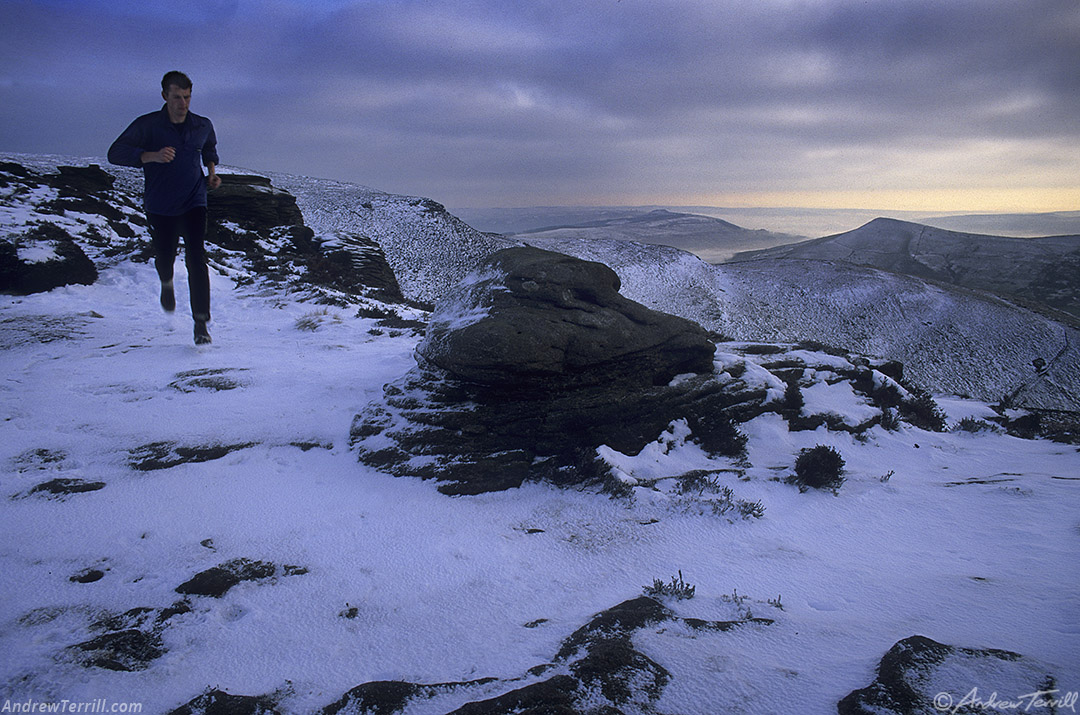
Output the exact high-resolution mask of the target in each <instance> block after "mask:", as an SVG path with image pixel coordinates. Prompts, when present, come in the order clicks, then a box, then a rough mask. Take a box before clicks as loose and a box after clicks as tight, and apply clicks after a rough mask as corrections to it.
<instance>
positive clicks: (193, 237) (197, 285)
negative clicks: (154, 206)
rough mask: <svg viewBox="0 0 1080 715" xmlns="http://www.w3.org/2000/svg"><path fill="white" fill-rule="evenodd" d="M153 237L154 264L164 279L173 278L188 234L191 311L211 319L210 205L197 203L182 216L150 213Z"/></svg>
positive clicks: (186, 260)
mask: <svg viewBox="0 0 1080 715" xmlns="http://www.w3.org/2000/svg"><path fill="white" fill-rule="evenodd" d="M146 218H147V220H148V221H149V223H150V238H151V239H152V240H153V242H154V267H155V268H157V273H158V277H159V278H161V282H162V283H164V282H166V281H171V280H172V279H173V263H175V262H176V250H177V248H178V247H179V245H180V237H181V236H183V237H184V263H185V264H186V265H187V275H188V292H189V294H190V296H191V315H192V317H194V318H195V319H196V320H210V270H209V269H208V268H207V266H206V247H205V246H204V245H203V242H204V240H205V239H206V207H205V206H197V207H195V208H193V209H191V210H190V211H188V212H187V213H185V214H181V215H179V216H162V215H161V214H147V215H146Z"/></svg>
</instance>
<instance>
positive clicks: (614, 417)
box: [352, 247, 764, 494]
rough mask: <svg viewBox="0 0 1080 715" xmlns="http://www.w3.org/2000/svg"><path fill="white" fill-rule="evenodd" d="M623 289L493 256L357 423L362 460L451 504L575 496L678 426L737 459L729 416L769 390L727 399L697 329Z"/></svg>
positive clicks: (523, 251) (527, 257) (529, 252)
mask: <svg viewBox="0 0 1080 715" xmlns="http://www.w3.org/2000/svg"><path fill="white" fill-rule="evenodd" d="M618 285H619V283H618V279H617V278H616V277H615V274H614V273H613V272H612V271H611V270H609V269H608V268H607V267H605V266H603V265H601V264H598V263H591V262H588V261H582V260H579V259H575V258H570V257H568V256H564V255H561V254H556V253H551V252H548V251H542V250H539V249H535V248H528V247H520V248H510V249H506V250H504V251H500V252H498V253H496V254H494V255H493V256H492V258H491V259H490V260H489V261H488V262H487V263H486V264H484V265H482V266H481V267H480V268H478V269H477V270H476V271H474V272H473V273H472V274H470V275H469V276H468V277H467V278H466V279H465V281H463V283H462V285H461V286H460V287H459V288H458V289H457V290H455V291H454V292H452V293H451V295H450V296H448V297H447V299H446V300H445V301H444V302H443V303H441V304H440V305H439V306H437V307H436V310H435V313H434V316H433V318H432V321H431V324H430V325H429V328H428V333H427V336H426V338H425V340H424V341H423V343H422V344H421V345H420V347H419V348H418V350H417V362H418V364H417V367H416V368H415V369H414V370H412V371H410V372H409V373H408V374H407V375H405V376H404V377H403V378H402V379H400V380H398V381H397V382H395V383H392V384H390V385H387V386H386V388H385V390H384V392H385V395H384V400H383V401H380V402H377V403H373V404H371V405H369V406H368V407H367V408H366V409H365V410H364V411H363V412H362V413H361V414H359V415H357V417H356V419H355V420H354V421H353V427H352V440H353V444H354V445H355V446H356V448H357V451H358V453H359V456H360V459H361V461H363V462H364V463H366V464H369V465H371V466H375V467H377V468H379V469H384V470H386V471H388V472H390V473H393V474H397V475H401V476H420V477H424V478H435V479H437V480H439V481H441V482H443V484H442V485H441V486H440V490H442V491H443V492H446V493H451V494H468V493H478V492H484V491H492V490H499V489H507V488H512V487H516V486H519V485H520V484H521V483H522V482H523V481H525V480H526V479H542V480H547V481H552V482H556V483H561V484H568V483H579V482H584V481H589V480H592V479H597V478H600V477H602V476H603V470H602V467H601V468H599V469H598V463H597V460H596V455H597V448H598V447H600V446H601V445H608V446H610V447H612V448H613V449H616V450H619V451H621V452H625V453H632V454H636V453H637V452H639V451H640V450H641V449H642V448H643V447H644V446H645V445H646V444H648V443H649V442H652V441H653V440H655V439H656V438H657V437H658V436H659V435H660V434H661V433H662V432H663V431H664V430H665V429H666V428H667V427H668V426H669V425H670V424H671V423H672V422H673V421H676V420H680V419H683V420H686V421H687V424H688V425H689V426H690V428H691V430H692V431H693V432H694V436H695V439H697V440H698V441H699V442H700V443H701V444H702V446H703V447H704V448H705V449H707V450H709V451H710V452H713V453H717V454H737V453H740V452H741V450H742V448H743V441H741V440H740V437H741V435H738V434H737V431H736V430H735V429H734V427H733V426H732V423H731V420H730V419H729V418H728V416H727V413H726V412H725V411H726V410H727V409H728V408H730V407H732V406H733V405H735V404H737V403H741V402H746V401H748V400H749V401H751V402H756V403H760V402H761V401H762V400H763V399H764V391H760V392H759V393H755V394H754V395H753V397H752V398H748V397H747V395H746V394H745V392H744V391H740V390H739V389H732V388H731V380H730V378H723V379H721V378H719V377H718V376H717V375H715V374H714V364H713V353H714V351H715V348H714V346H713V344H712V343H711V342H710V341H709V339H708V336H707V334H706V333H705V331H704V330H702V329H701V328H700V327H699V326H697V325H696V324H694V323H691V322H690V321H687V320H684V319H682V318H676V317H673V316H669V315H665V314H662V313H657V312H656V311H653V310H649V309H648V308H645V307H644V306H641V305H639V304H637V303H634V302H633V301H630V300H628V299H626V298H623V297H622V296H620V295H619V294H618ZM675 378H677V379H675Z"/></svg>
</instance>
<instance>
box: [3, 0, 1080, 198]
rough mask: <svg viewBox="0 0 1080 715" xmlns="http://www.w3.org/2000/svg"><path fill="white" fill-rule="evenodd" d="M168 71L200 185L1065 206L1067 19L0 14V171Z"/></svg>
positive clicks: (986, 8) (1004, 14) (712, 8)
mask: <svg viewBox="0 0 1080 715" xmlns="http://www.w3.org/2000/svg"><path fill="white" fill-rule="evenodd" d="M174 68H175V69H181V70H183V71H185V72H187V73H188V74H189V75H190V76H191V78H192V80H193V81H194V85H195V86H194V91H193V99H192V111H194V112H197V113H199V114H203V115H206V116H209V117H210V118H211V119H212V120H213V121H214V124H215V127H216V129H217V134H218V139H219V151H220V154H221V157H222V162H223V163H225V164H227V165H233V166H241V167H246V168H249V169H254V170H265V171H285V172H291V173H300V174H306V175H311V176H319V177H325V178H335V179H342V180H346V181H352V182H356V183H360V184H365V185H367V186H371V187H374V188H377V189H381V190H384V191H389V192H393V193H403V194H412V195H422V196H428V197H431V198H434V199H435V200H437V201H439V202H441V203H444V204H446V205H447V206H451V207H454V206H456V207H494V206H539V205H641V204H674V205H694V204H705V205H716V206H739V205H741V206H747V205H764V206H824V207H854V208H894V209H911V210H995V209H997V210H1068V209H1072V210H1080V0H925V1H924V0H537V1H532V0H468V1H466V0H268V1H265V2H263V1H258V0H186V1H185V0H39V1H36V2H30V1H28V0H0V150H4V151H18V152H34V153H64V154H76V155H80V156H100V157H103V156H104V154H105V152H106V149H107V148H108V146H109V144H110V143H111V142H112V140H113V139H114V138H115V137H116V136H117V135H118V134H119V133H120V131H122V130H123V129H124V127H125V126H126V125H127V124H128V123H129V122H130V121H131V120H132V119H133V118H134V117H135V116H137V115H139V114H143V113H145V112H149V111H153V110H156V109H158V108H159V107H160V106H161V104H162V102H161V99H160V86H159V82H160V79H161V75H162V74H163V73H164V72H165V71H166V70H170V69H174Z"/></svg>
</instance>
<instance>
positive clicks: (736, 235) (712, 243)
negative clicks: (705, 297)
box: [516, 209, 805, 263]
mask: <svg viewBox="0 0 1080 715" xmlns="http://www.w3.org/2000/svg"><path fill="white" fill-rule="evenodd" d="M516 237H517V238H519V239H521V240H524V241H526V242H527V243H532V244H534V245H537V246H539V247H541V248H542V247H543V242H544V241H546V240H551V239H559V240H562V239H565V238H575V239H584V240H590V239H592V240H595V239H614V240H622V241H637V242H639V243H650V244H654V245H662V246H671V247H673V248H680V249H682V250H684V251H688V252H690V253H693V254H695V255H696V256H698V257H699V258H701V259H702V260H704V261H707V262H709V263H719V262H721V261H725V260H727V259H729V258H731V257H732V256H734V255H735V254H736V253H738V252H740V251H747V250H754V249H760V248H763V247H769V246H777V245H783V244H789V243H792V242H795V241H802V240H804V239H805V237H804V236H793V235H791V234H786V233H774V232H772V231H765V230H761V229H759V230H753V229H748V228H743V227H741V226H736V225H735V224H733V223H730V222H728V221H724V220H723V219H719V218H714V217H712V216H701V215H698V214H691V213H678V212H675V211H668V210H667V209H655V210H653V211H649V212H648V213H644V214H639V213H631V214H628V215H622V216H617V217H613V218H604V219H600V220H595V221H588V222H585V223H580V224H576V225H571V226H567V225H560V226H547V227H543V228H538V229H532V230H528V231H523V232H521V233H518V234H516Z"/></svg>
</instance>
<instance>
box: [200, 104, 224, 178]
mask: <svg viewBox="0 0 1080 715" xmlns="http://www.w3.org/2000/svg"><path fill="white" fill-rule="evenodd" d="M206 122H207V124H209V125H210V131H209V133H208V134H207V135H206V142H205V143H204V144H203V148H202V159H203V164H205V165H206V186H207V187H208V188H210V189H216V188H217V187H219V186H221V177H220V176H218V175H217V165H218V153H217V134H215V133H214V123H213V122H211V121H210V120H209V119H207V120H206Z"/></svg>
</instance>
